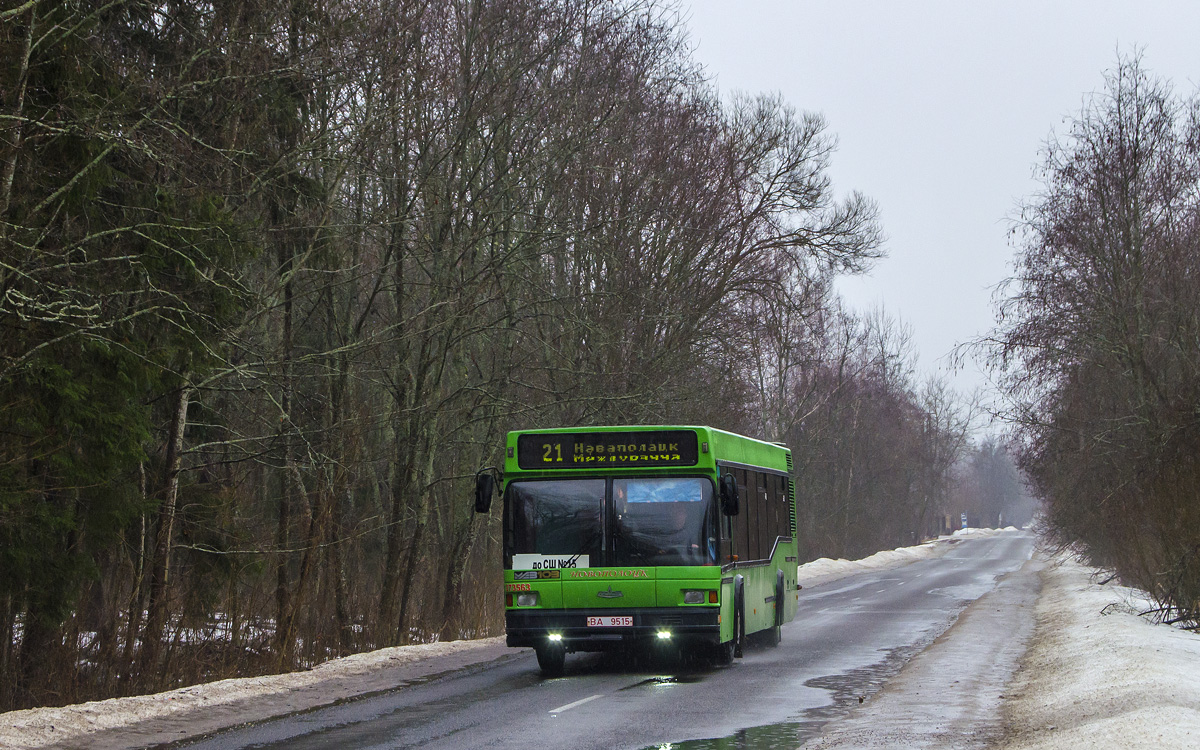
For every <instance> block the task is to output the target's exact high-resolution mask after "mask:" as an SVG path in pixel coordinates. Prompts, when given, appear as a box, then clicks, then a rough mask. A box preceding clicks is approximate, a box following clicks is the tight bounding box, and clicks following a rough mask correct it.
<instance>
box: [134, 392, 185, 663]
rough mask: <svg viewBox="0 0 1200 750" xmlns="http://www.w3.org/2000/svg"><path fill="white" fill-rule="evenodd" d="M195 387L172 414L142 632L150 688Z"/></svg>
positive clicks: (159, 642)
mask: <svg viewBox="0 0 1200 750" xmlns="http://www.w3.org/2000/svg"><path fill="white" fill-rule="evenodd" d="M191 395H192V388H191V386H189V385H183V386H181V387H180V388H179V392H178V394H177V396H176V401H175V412H174V414H173V415H172V417H171V433H170V435H169V436H168V437H167V456H166V476H165V477H164V483H163V484H164V487H163V500H162V505H160V506H159V509H158V531H157V533H156V535H155V544H154V556H153V560H152V563H151V569H150V576H149V590H150V601H149V604H148V605H147V610H148V614H147V616H146V628H145V630H144V631H143V633H142V653H141V659H140V665H141V666H140V670H139V671H140V673H141V674H140V677H141V680H140V681H141V682H142V684H144V685H147V686H149V687H155V686H157V685H158V681H159V677H158V668H159V665H158V660H159V653H160V651H161V648H162V632H163V626H164V625H165V624H166V620H167V599H168V594H169V592H170V588H169V585H170V574H171V545H172V542H173V541H174V534H175V504H176V500H177V498H178V494H179V471H180V461H181V459H182V456H183V434H184V431H185V430H186V429H187V410H188V403H189V401H190V399H191Z"/></svg>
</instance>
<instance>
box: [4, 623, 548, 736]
mask: <svg viewBox="0 0 1200 750" xmlns="http://www.w3.org/2000/svg"><path fill="white" fill-rule="evenodd" d="M523 653H525V650H524V649H521V650H516V649H510V648H508V647H507V646H505V644H504V637H503V636H500V637H496V638H485V639H481V640H473V641H452V642H450V643H430V644H421V645H416V646H402V647H398V648H389V649H383V650H381V651H374V652H371V653H368V654H357V655H355V656H348V657H345V658H342V659H335V660H333V661H330V662H326V663H324V664H321V665H318V666H317V667H314V668H313V669H311V670H307V671H304V672H292V673H289V674H280V675H269V676H265V677H252V678H237V679H230V680H221V681H219V682H214V683H208V684H206V685H195V686H192V687H186V688H180V689H178V690H171V691H168V692H165V693H157V694H154V695H144V696H134V697H129V698H112V699H109V700H104V701H93V702H90V703H81V704H79V705H74V706H63V707H61V708H34V709H28V710H23V711H9V712H7V713H4V714H0V747H5V748H22V749H24V748H29V749H30V750H32V749H33V748H62V749H63V750H67V749H70V750H74V749H75V748H79V749H80V750H83V749H86V750H125V749H126V748H142V747H153V746H156V745H163V744H168V743H173V742H179V741H182V740H186V739H192V738H197V737H202V736H204V735H207V734H211V733H213V732H216V731H220V730H223V729H229V728H232V727H236V726H240V725H243V724H247V723H251V722H258V721H264V720H266V719H270V718H275V717H279V716H285V715H288V714H293V713H297V712H301V711H307V710H311V709H314V708H319V707H321V706H327V705H330V704H333V703H337V702H339V701H343V700H349V699H352V698H356V697H360V696H363V695H371V694H374V693H379V692H382V691H386V690H393V689H396V688H399V687H403V686H405V685H410V684H412V683H414V682H418V681H421V680H427V679H432V678H435V677H436V676H437V675H439V674H444V673H447V672H453V671H457V670H460V669H465V668H468V667H479V666H482V665H484V664H487V663H491V662H496V661H501V660H504V659H507V658H515V657H516V656H519V655H522V654H523Z"/></svg>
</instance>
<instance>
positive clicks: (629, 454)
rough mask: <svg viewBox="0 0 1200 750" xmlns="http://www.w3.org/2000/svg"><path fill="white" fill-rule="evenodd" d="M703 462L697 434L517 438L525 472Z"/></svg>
mask: <svg viewBox="0 0 1200 750" xmlns="http://www.w3.org/2000/svg"><path fill="white" fill-rule="evenodd" d="M699 458H700V451H699V446H698V445H697V440H696V433H695V431H694V430H648V431H638V432H555V433H542V434H536V435H518V436H517V466H519V467H521V468H522V469H582V468H589V469H590V468H593V467H604V466H620V467H628V466H649V467H654V466H695V465H696V462H697V461H698V460H699Z"/></svg>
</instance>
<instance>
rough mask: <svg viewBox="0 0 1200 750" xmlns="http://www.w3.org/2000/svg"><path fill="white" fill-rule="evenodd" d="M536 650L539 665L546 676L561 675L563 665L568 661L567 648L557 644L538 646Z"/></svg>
mask: <svg viewBox="0 0 1200 750" xmlns="http://www.w3.org/2000/svg"><path fill="white" fill-rule="evenodd" d="M536 651H537V661H538V667H540V668H541V670H542V674H543V675H545V676H546V677H561V676H562V673H563V667H564V666H565V665H566V662H567V652H566V649H563V648H561V647H555V646H538V647H537V649H536Z"/></svg>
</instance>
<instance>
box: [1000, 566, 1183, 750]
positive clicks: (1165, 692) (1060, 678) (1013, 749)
mask: <svg viewBox="0 0 1200 750" xmlns="http://www.w3.org/2000/svg"><path fill="white" fill-rule="evenodd" d="M1042 576H1043V579H1044V581H1045V587H1044V590H1045V593H1044V595H1043V596H1042V598H1041V600H1040V601H1039V602H1038V608H1037V630H1036V632H1035V635H1034V639H1033V641H1032V642H1031V645H1030V648H1029V649H1028V651H1027V652H1026V654H1025V657H1024V658H1023V659H1022V664H1021V669H1020V671H1019V672H1018V673H1017V676H1016V678H1015V679H1014V681H1013V683H1012V685H1010V687H1009V690H1008V694H1009V700H1007V701H1006V703H1005V707H1004V719H1005V722H1004V723H1005V737H1004V739H1003V742H1002V743H1001V746H1002V747H1003V748H1005V750H1078V749H1079V748H1091V749H1094V750H1109V749H1110V748H1111V749H1112V750H1117V748H1121V749H1122V750H1124V749H1125V748H1139V747H1145V748H1184V747H1200V635H1197V634H1196V633H1189V632H1186V631H1182V630H1179V629H1177V628H1172V627H1170V626H1167V625H1158V624H1154V623H1152V622H1149V621H1147V620H1146V619H1145V618H1142V617H1139V616H1138V615H1137V613H1138V612H1141V611H1145V610H1146V609H1148V608H1149V606H1150V605H1149V603H1148V602H1147V601H1146V600H1145V599H1144V598H1143V596H1142V595H1141V594H1140V592H1137V591H1135V590H1133V589H1129V588H1125V587H1123V586H1118V585H1115V584H1109V585H1106V586H1101V585H1099V584H1098V583H1096V582H1095V580H1094V579H1095V577H1096V572H1095V571H1094V570H1093V569H1091V568H1087V567H1085V566H1083V565H1080V564H1079V563H1077V562H1075V561H1073V560H1069V559H1063V558H1055V560H1054V561H1053V562H1052V564H1049V565H1047V566H1046V568H1045V570H1044V571H1043V573H1042Z"/></svg>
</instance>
